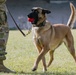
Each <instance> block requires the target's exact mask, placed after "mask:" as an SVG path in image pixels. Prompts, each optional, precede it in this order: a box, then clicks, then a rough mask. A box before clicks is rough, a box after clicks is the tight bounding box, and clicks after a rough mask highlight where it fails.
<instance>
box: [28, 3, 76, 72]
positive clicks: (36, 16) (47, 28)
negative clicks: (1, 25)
mask: <svg viewBox="0 0 76 75" xmlns="http://www.w3.org/2000/svg"><path fill="white" fill-rule="evenodd" d="M70 7H71V15H70V18H69V20H68V23H67V25H64V24H54V25H51V23H50V22H48V21H46V15H45V14H46V13H47V14H49V13H51V12H50V11H49V10H45V9H43V8H40V7H34V8H33V9H32V12H31V13H30V14H29V15H28V20H29V21H30V22H31V23H32V25H33V27H32V31H33V39H34V43H35V46H36V47H37V49H38V51H39V55H38V57H37V59H36V61H35V63H34V66H33V69H32V71H35V70H36V69H37V67H38V64H39V62H40V60H41V59H42V63H43V66H44V68H43V70H44V71H46V70H47V67H49V66H50V65H51V63H52V61H53V59H54V57H53V54H54V51H55V49H56V48H57V47H58V46H59V45H61V43H62V42H64V44H65V45H66V46H67V48H68V50H69V52H70V53H71V55H72V56H73V58H74V60H75V61H76V56H75V49H74V40H73V36H72V33H71V30H70V28H72V27H73V24H74V22H75V20H76V19H75V17H76V11H75V7H74V5H73V4H72V3H70ZM47 52H49V54H50V61H49V63H48V65H47V66H46V61H45V54H46V53H47Z"/></svg>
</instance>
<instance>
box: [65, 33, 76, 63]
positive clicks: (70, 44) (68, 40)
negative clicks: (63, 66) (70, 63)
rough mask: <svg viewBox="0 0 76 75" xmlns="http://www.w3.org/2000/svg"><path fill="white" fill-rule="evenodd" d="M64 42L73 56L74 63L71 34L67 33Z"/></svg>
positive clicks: (75, 57)
mask: <svg viewBox="0 0 76 75" xmlns="http://www.w3.org/2000/svg"><path fill="white" fill-rule="evenodd" d="M65 39H66V42H64V43H65V45H66V46H67V48H68V50H69V52H70V54H71V55H72V56H73V58H74V60H75V62H76V56H75V49H74V40H73V36H72V34H71V33H68V34H67V36H66V38H65Z"/></svg>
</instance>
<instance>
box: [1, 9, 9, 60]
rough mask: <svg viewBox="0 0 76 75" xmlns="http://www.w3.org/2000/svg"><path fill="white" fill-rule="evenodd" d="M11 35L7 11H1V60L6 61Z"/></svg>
mask: <svg viewBox="0 0 76 75" xmlns="http://www.w3.org/2000/svg"><path fill="white" fill-rule="evenodd" d="M8 35H9V28H8V24H7V16H6V13H5V11H0V60H5V59H6V57H5V55H6V54H7V53H6V52H5V50H6V44H7V40H8Z"/></svg>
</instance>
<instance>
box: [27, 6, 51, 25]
mask: <svg viewBox="0 0 76 75" xmlns="http://www.w3.org/2000/svg"><path fill="white" fill-rule="evenodd" d="M31 11H32V12H31V13H29V14H28V15H27V16H28V21H29V22H31V23H32V24H39V23H41V22H42V21H44V20H46V16H45V14H49V13H51V11H49V10H46V9H43V8H41V7H33V8H32V10H31Z"/></svg>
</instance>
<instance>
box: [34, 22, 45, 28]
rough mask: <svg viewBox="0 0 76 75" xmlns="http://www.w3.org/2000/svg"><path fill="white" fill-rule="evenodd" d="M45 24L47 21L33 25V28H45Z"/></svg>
mask: <svg viewBox="0 0 76 75" xmlns="http://www.w3.org/2000/svg"><path fill="white" fill-rule="evenodd" d="M45 23H46V21H43V22H42V23H40V24H39V25H36V24H33V27H43V26H45Z"/></svg>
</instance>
